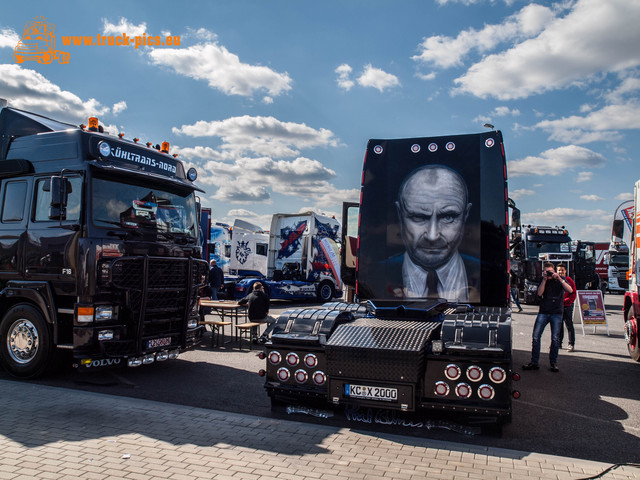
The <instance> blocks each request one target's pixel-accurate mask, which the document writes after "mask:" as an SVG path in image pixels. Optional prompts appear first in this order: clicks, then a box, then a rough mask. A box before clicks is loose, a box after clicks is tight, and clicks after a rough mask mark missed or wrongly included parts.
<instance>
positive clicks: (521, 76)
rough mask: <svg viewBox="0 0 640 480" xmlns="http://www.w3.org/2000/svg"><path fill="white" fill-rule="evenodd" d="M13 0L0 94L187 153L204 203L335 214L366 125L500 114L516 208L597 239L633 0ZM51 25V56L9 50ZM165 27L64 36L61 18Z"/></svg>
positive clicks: (622, 164) (390, 128)
mask: <svg viewBox="0 0 640 480" xmlns="http://www.w3.org/2000/svg"><path fill="white" fill-rule="evenodd" d="M60 5H62V4H59V3H58V4H55V3H52V2H38V1H34V2H28V3H27V2H12V3H11V4H9V5H5V6H4V7H3V14H2V17H1V18H0V97H2V98H7V99H9V102H10V104H11V105H13V106H15V107H18V108H23V109H26V110H30V111H35V112H38V113H42V114H45V115H49V116H51V117H53V118H56V119H61V120H66V121H70V122H73V123H81V122H84V123H86V118H87V117H88V116H90V115H97V116H98V117H99V118H100V121H101V123H102V124H104V125H105V126H107V128H108V130H109V131H111V132H113V133H117V132H123V133H124V134H125V137H126V138H133V137H139V138H140V139H141V140H142V141H143V142H146V141H151V142H153V143H154V144H155V143H160V142H162V141H163V140H167V141H169V142H170V143H171V145H172V150H171V152H172V153H178V154H179V158H180V159H182V160H183V161H185V162H186V163H187V164H188V165H190V166H191V165H193V166H196V167H197V168H198V171H199V179H198V184H199V185H200V186H201V187H202V188H203V189H204V190H206V194H204V195H203V196H202V202H203V204H204V206H208V207H211V208H212V210H213V212H214V217H215V218H216V219H217V220H219V221H226V222H228V223H232V222H233V220H234V219H235V218H242V219H244V220H247V221H250V222H252V223H257V224H259V225H261V226H263V227H265V228H268V227H269V219H270V217H271V215H272V214H273V213H276V212H282V213H293V212H298V211H301V210H307V209H313V210H315V211H318V212H323V213H325V214H336V216H338V217H339V212H340V211H341V204H342V202H343V201H357V199H358V192H359V183H360V174H361V169H362V161H363V155H364V150H365V146H366V142H367V140H368V139H369V138H401V137H414V136H432V135H447V134H461V133H474V132H480V131H483V130H485V129H484V127H483V124H484V123H487V122H488V123H491V124H493V125H495V126H496V128H498V129H500V130H502V132H503V135H504V139H505V149H506V154H507V161H508V170H509V177H510V178H509V190H510V195H511V197H512V198H514V200H516V203H517V205H518V206H519V207H520V209H521V210H522V217H523V221H524V223H537V224H542V225H565V226H566V227H567V228H568V229H569V231H570V234H571V235H572V237H573V238H575V239H582V240H595V241H607V240H608V238H609V236H610V232H611V220H612V217H613V213H614V210H615V209H616V207H617V206H618V205H619V204H620V203H622V202H623V201H624V200H628V199H629V198H631V197H632V192H633V186H634V183H635V181H636V180H638V179H640V163H639V162H638V159H637V156H638V155H637V152H638V151H639V147H640V145H639V143H640V139H639V136H638V129H640V67H639V65H640V48H639V46H640V29H639V28H638V25H639V24H640V0H606V1H602V0H566V1H559V2H543V1H540V2H536V3H532V2H525V1H519V0H507V1H505V0H416V1H411V0H387V1H383V0H351V1H350V0H322V1H318V0H316V1H313V2H312V1H303V0H298V1H290V0H289V1H284V0H238V1H233V2H230V1H193V2H183V3H178V2H163V1H156V2H124V1H117V0H115V1H110V2H86V1H82V2H64V4H63V5H64V7H61V6H60ZM34 17H46V21H47V22H50V23H52V24H54V25H55V27H56V30H55V35H56V41H57V48H58V49H59V50H63V51H66V52H68V53H69V54H70V61H69V63H68V64H59V63H57V62H56V61H55V60H54V62H53V63H51V64H49V65H44V64H38V63H36V62H34V61H26V62H24V63H22V64H17V63H16V62H15V61H14V59H13V50H14V47H15V45H16V44H17V41H18V39H19V37H20V36H21V35H22V29H23V26H24V24H25V22H27V21H31V20H33V19H34ZM123 33H126V34H128V35H129V36H130V37H134V36H135V35H142V34H145V35H151V36H154V37H155V36H160V37H162V38H164V37H165V36H166V35H172V36H180V46H172V47H169V46H141V47H140V48H137V49H136V48H134V47H132V46H129V47H126V46H82V45H79V46H73V45H70V46H63V45H62V36H73V35H76V36H95V35H97V34H100V35H108V36H117V35H122V34H123Z"/></svg>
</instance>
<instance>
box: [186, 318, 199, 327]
mask: <svg viewBox="0 0 640 480" xmlns="http://www.w3.org/2000/svg"><path fill="white" fill-rule="evenodd" d="M197 326H198V319H197V318H192V319H190V320H189V321H188V322H187V328H196V327H197Z"/></svg>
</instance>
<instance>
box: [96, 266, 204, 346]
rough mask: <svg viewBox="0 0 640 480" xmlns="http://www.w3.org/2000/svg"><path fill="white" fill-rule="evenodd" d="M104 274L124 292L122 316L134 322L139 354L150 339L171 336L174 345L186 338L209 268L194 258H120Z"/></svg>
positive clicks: (107, 267)
mask: <svg viewBox="0 0 640 480" xmlns="http://www.w3.org/2000/svg"><path fill="white" fill-rule="evenodd" d="M105 267H106V269H105ZM102 271H103V274H104V273H108V284H109V285H110V286H111V287H113V288H115V289H117V290H121V291H122V292H123V295H124V298H125V301H124V305H123V310H124V311H122V312H121V315H122V316H123V317H124V318H127V317H130V318H131V319H132V320H133V321H134V322H135V325H136V327H137V328H136V329H135V330H134V331H135V332H140V335H136V337H137V338H139V339H140V344H139V347H138V349H137V350H138V352H137V353H140V351H142V350H144V349H145V345H146V341H147V340H149V339H151V338H158V337H171V338H172V343H176V340H178V339H182V338H184V333H185V331H186V322H185V315H188V314H189V312H190V311H191V310H192V309H193V308H194V306H195V304H196V302H197V300H198V291H199V288H200V287H201V286H202V285H204V281H205V279H206V276H207V274H208V265H207V262H206V261H204V260H199V259H193V258H166V257H149V256H144V257H121V258H117V259H115V260H112V261H111V262H109V263H107V264H106V265H105V266H103V269H102ZM180 343H181V342H180Z"/></svg>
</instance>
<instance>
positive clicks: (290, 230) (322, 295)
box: [235, 211, 342, 302]
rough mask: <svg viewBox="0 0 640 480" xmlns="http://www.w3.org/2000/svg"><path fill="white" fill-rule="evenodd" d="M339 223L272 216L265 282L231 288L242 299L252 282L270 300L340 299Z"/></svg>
mask: <svg viewBox="0 0 640 480" xmlns="http://www.w3.org/2000/svg"><path fill="white" fill-rule="evenodd" d="M339 242H340V223H339V222H338V221H337V220H336V219H335V218H331V217H326V216H323V215H319V214H317V213H315V212H311V211H309V212H304V213H292V214H286V213H276V214H274V215H273V217H272V220H271V228H270V230H269V248H268V252H267V275H266V278H263V279H258V278H246V279H244V280H241V281H239V282H238V283H237V284H236V287H235V297H236V298H242V297H244V296H245V295H246V294H247V293H249V292H250V291H251V286H252V284H253V283H255V282H256V281H260V282H262V283H263V284H264V285H265V287H266V290H267V293H268V294H269V296H270V297H271V298H272V299H287V300H303V299H318V300H319V301H322V302H326V301H329V300H331V299H333V298H335V297H340V296H342V283H341V280H340V245H339Z"/></svg>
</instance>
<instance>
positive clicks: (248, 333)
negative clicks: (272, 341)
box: [236, 322, 261, 350]
mask: <svg viewBox="0 0 640 480" xmlns="http://www.w3.org/2000/svg"><path fill="white" fill-rule="evenodd" d="M260 325H261V324H260V323H258V322H247V323H241V324H239V325H236V336H237V337H238V340H239V344H240V350H242V339H243V338H245V339H247V340H248V341H249V350H252V349H253V337H254V335H255V336H256V337H257V336H258V331H259V328H260Z"/></svg>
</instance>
